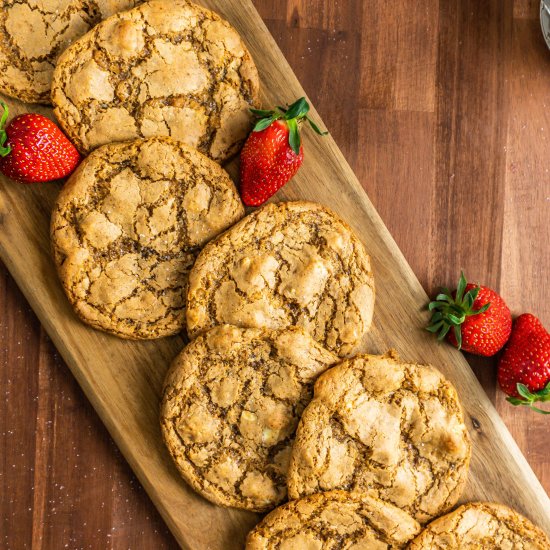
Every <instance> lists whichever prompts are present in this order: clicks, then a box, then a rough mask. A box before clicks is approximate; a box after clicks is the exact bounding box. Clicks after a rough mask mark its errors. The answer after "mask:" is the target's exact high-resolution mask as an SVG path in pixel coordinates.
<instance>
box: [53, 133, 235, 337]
mask: <svg viewBox="0 0 550 550" xmlns="http://www.w3.org/2000/svg"><path fill="white" fill-rule="evenodd" d="M243 214H244V209H243V206H242V203H241V201H240V199H239V196H238V194H237V191H236V189H235V186H234V185H233V182H232V181H231V180H230V179H229V176H228V175H227V173H226V172H225V171H224V170H223V169H222V168H221V167H220V166H219V165H218V164H216V163H215V162H214V161H212V160H210V159H209V158H207V157H205V156H204V155H202V154H201V153H199V152H198V151H196V150H195V149H191V148H189V147H187V146H186V145H183V144H182V143H179V142H177V141H174V140H172V139H170V138H153V139H150V140H142V141H133V142H128V143H116V144H111V145H105V146H104V147H101V148H99V149H97V150H96V151H94V152H93V153H92V154H91V155H90V156H89V157H87V158H86V159H84V161H82V164H81V165H80V166H79V168H78V169H77V170H76V172H74V173H73V175H72V176H71V177H70V178H69V180H68V181H67V183H66V184H65V186H64V187H63V189H62V190H61V193H60V194H59V197H58V199H57V203H56V205H55V207H54V210H53V214H52V222H51V238H52V245H53V252H54V259H55V263H56V265H57V268H58V271H59V275H60V278H61V282H62V283H63V286H64V288H65V292H66V294H67V296H68V298H69V300H70V302H71V303H72V305H73V306H74V308H75V310H76V312H77V313H78V315H79V316H80V317H81V318H82V319H83V320H84V321H85V322H86V323H89V324H90V325H92V326H94V327H95V328H99V329H101V330H105V331H107V332H111V333H113V334H116V335H117V336H121V337H123V338H140V339H141V338H159V337H161V336H167V335H169V334H174V333H176V332H179V331H180V330H182V329H183V328H184V327H185V294H186V291H187V280H188V273H189V269H190V268H191V266H192V265H193V262H194V261H195V258H196V256H197V254H198V252H199V249H200V247H201V246H202V245H204V243H205V242H206V241H208V240H209V239H211V238H212V237H214V236H216V235H217V234H218V233H220V232H221V231H223V230H224V229H226V228H227V227H228V226H230V225H231V224H233V223H235V222H236V221H237V220H238V219H240V218H241V217H242V216H243Z"/></svg>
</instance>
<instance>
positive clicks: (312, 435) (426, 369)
mask: <svg viewBox="0 0 550 550" xmlns="http://www.w3.org/2000/svg"><path fill="white" fill-rule="evenodd" d="M469 460H470V438H469V436H468V432H467V430H466V426H465V425H464V419H463V416H462V411H461V408H460V403H459V401H458V396H457V394H456V391H455V389H454V388H453V386H452V385H451V384H450V382H448V381H447V380H446V379H445V378H444V377H443V375H442V374H441V373H440V372H439V371H438V370H437V369H435V368H433V367H431V366H427V365H416V364H409V363H404V362H402V361H400V360H399V358H398V357H397V354H396V353H395V352H389V353H387V354H386V355H382V356H377V355H360V356H358V357H355V358H353V359H349V360H346V361H344V362H342V363H340V364H339V365H337V366H336V367H334V368H332V369H330V370H329V371H327V372H326V373H325V374H323V375H322V376H321V377H320V378H319V380H318V381H317V383H316V384H315V391H314V398H313V400H312V401H311V403H310V404H309V405H308V407H307V408H306V410H305V411H304V414H303V415H302V418H301V420H300V424H299V426H298V430H297V433H296V441H295V443H294V447H293V450H292V456H291V460H290V466H289V472H288V494H289V497H290V498H291V499H294V498H301V497H303V496H305V495H309V494H312V493H317V492H320V491H328V490H331V489H345V490H350V491H361V492H368V493H369V494H372V495H374V496H377V497H378V498H381V499H383V500H386V501H388V502H391V503H392V504H395V505H396V506H399V507H400V508H402V509H403V510H405V511H407V512H408V513H409V514H411V515H412V516H413V517H414V518H415V519H416V520H417V521H419V522H421V523H422V522H425V521H428V520H429V519H431V518H433V517H434V516H436V515H438V514H440V513H441V512H445V511H447V510H448V509H449V508H451V507H452V506H453V505H454V504H455V503H456V501H457V500H458V498H459V496H460V494H461V492H462V489H463V486H464V483H465V482H466V477H467V474H468V466H469Z"/></svg>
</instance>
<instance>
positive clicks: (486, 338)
mask: <svg viewBox="0 0 550 550" xmlns="http://www.w3.org/2000/svg"><path fill="white" fill-rule="evenodd" d="M428 308H429V310H430V311H433V315H432V318H431V320H430V325H429V326H428V330H429V331H430V332H438V333H439V335H438V339H439V340H442V339H443V338H445V336H447V339H448V340H449V342H451V344H453V346H455V347H457V348H458V349H463V350H464V351H468V352H470V353H475V354H476V355H485V356H490V355H494V354H495V353H497V351H499V350H500V349H501V348H502V346H504V344H505V343H506V341H507V340H508V337H509V336H510V331H511V330H512V316H511V314H510V310H509V309H508V306H507V305H506V304H505V303H504V300H503V299H502V298H501V297H500V296H499V295H498V294H497V293H496V292H495V291H494V290H491V289H490V288H488V287H486V286H479V285H473V284H471V283H470V284H468V283H467V282H466V278H465V277H464V273H462V274H461V275H460V281H459V282H458V287H457V289H456V291H455V292H453V293H451V292H449V290H447V289H443V292H442V293H441V294H438V295H437V297H436V299H435V301H433V302H430V305H429V306H428ZM451 327H453V330H452V331H451V330H450V329H451Z"/></svg>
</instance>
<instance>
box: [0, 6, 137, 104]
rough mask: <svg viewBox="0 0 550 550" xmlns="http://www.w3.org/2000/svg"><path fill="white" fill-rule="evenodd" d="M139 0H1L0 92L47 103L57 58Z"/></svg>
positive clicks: (22, 99) (30, 100) (29, 101)
mask: <svg viewBox="0 0 550 550" xmlns="http://www.w3.org/2000/svg"><path fill="white" fill-rule="evenodd" d="M137 3H138V1H137V0H63V1H62V2H60V1H58V0H45V1H44V0H42V1H37V0H17V1H16V0H3V2H2V9H0V91H1V92H2V93H4V94H7V95H9V96H12V97H16V98H18V99H20V100H21V101H26V102H28V103H45V104H48V103H50V88H51V85H52V74H53V69H54V66H55V62H56V59H57V58H58V56H59V55H60V54H61V52H62V51H63V50H64V49H65V48H67V46H69V44H71V42H73V41H74V40H75V39H77V38H79V37H81V36H82V35H84V34H85V33H87V32H88V31H89V30H90V29H91V28H92V27H93V26H94V25H96V24H97V23H99V22H100V21H101V20H102V19H105V18H106V17H108V16H110V15H113V14H114V13H116V12H118V11H122V10H126V9H129V8H133V7H134V6H135V5H136V4H137Z"/></svg>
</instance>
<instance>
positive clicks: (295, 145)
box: [286, 118, 300, 155]
mask: <svg viewBox="0 0 550 550" xmlns="http://www.w3.org/2000/svg"><path fill="white" fill-rule="evenodd" d="M286 123H287V124H288V130H289V134H288V143H289V145H290V148H291V149H292V150H293V151H294V152H295V153H296V154H297V155H299V154H300V131H299V130H298V123H297V122H296V119H295V118H290V119H288V120H287V121H286Z"/></svg>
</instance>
